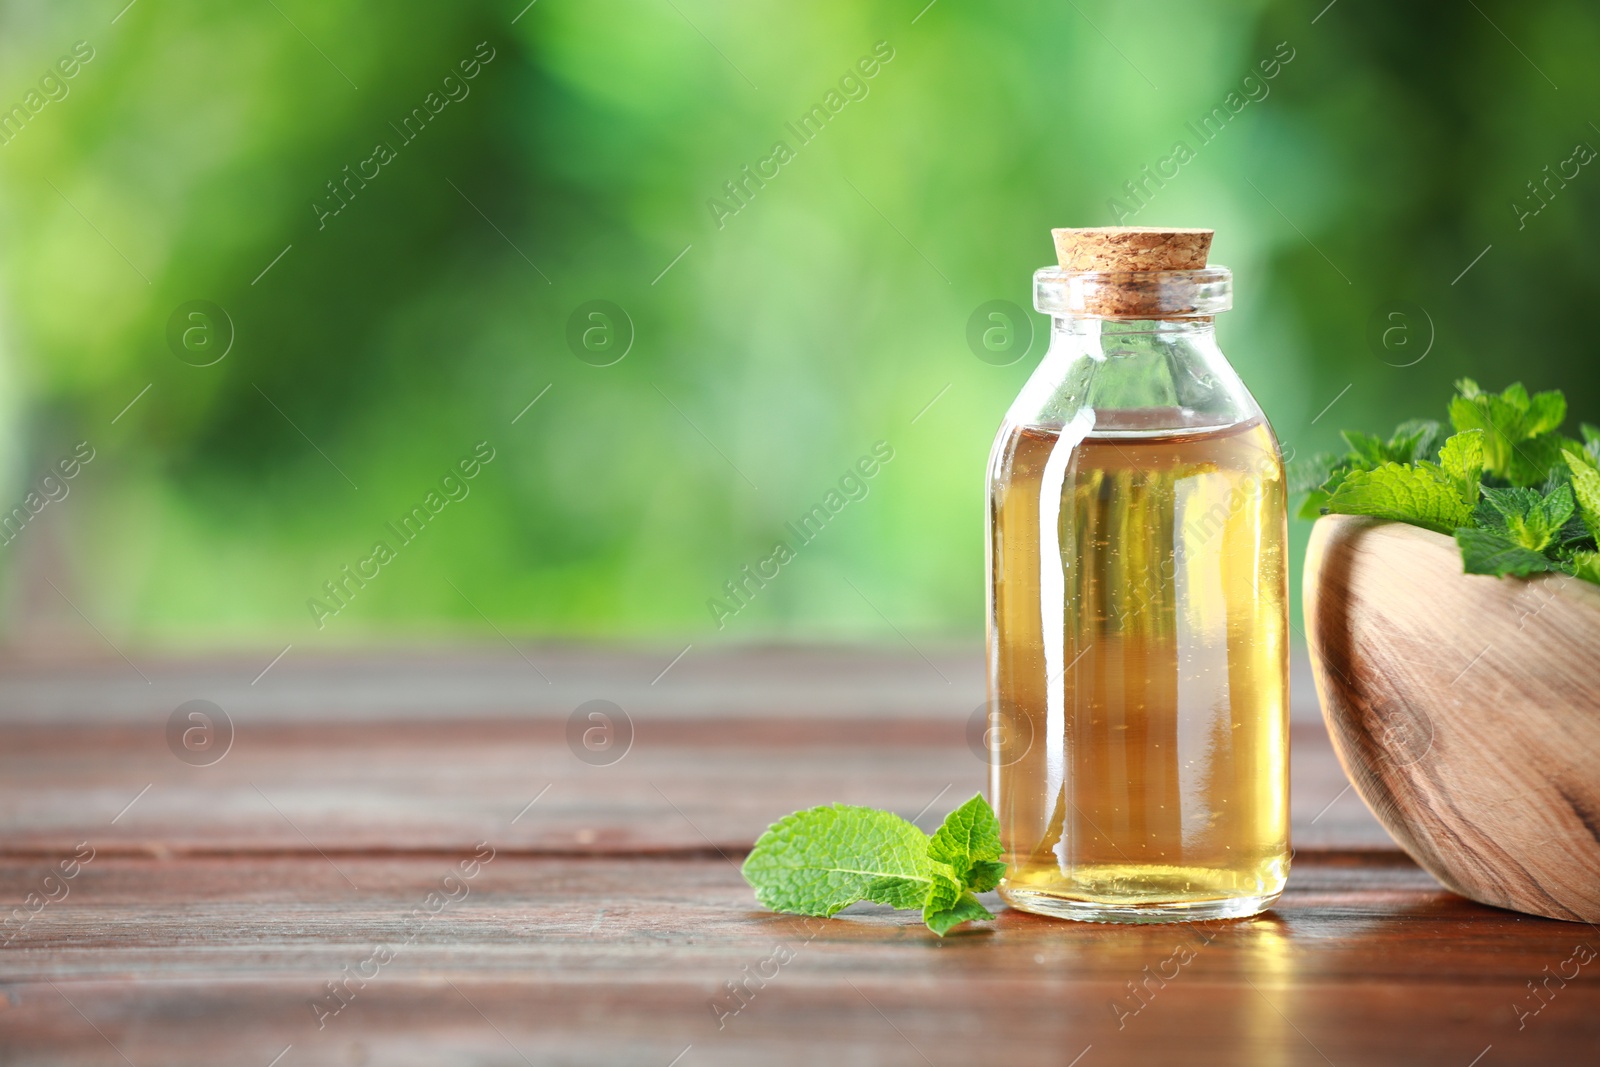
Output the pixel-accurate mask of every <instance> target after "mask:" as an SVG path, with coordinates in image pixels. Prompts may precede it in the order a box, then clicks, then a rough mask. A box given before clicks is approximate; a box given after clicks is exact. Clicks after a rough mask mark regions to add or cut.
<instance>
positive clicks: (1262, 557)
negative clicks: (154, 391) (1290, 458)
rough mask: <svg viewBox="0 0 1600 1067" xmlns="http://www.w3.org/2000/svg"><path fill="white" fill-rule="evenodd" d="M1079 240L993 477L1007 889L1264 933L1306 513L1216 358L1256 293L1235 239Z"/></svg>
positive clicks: (995, 726) (1063, 912) (1038, 899)
mask: <svg viewBox="0 0 1600 1067" xmlns="http://www.w3.org/2000/svg"><path fill="white" fill-rule="evenodd" d="M1055 234H1056V239H1057V245H1058V249H1059V250H1060V253H1061V262H1062V266H1061V267H1052V268H1046V269H1044V270H1040V271H1039V272H1037V274H1035V276H1034V302H1035V306H1036V307H1037V308H1038V309H1039V311H1041V312H1044V313H1046V314H1049V315H1050V316H1051V317H1052V327H1051V334H1050V347H1049V351H1048V352H1047V353H1046V355H1045V357H1044V359H1043V361H1042V362H1041V363H1040V364H1039V366H1038V368H1037V369H1035V371H1034V372H1033V375H1032V376H1031V377H1030V378H1029V379H1028V382H1027V384H1026V385H1025V386H1024V387H1023V390H1022V393H1021V395H1020V396H1019V397H1018V398H1017V400H1016V402H1015V403H1014V404H1013V405H1012V407H1011V410H1010V411H1009V412H1008V413H1007V414H1006V418H1005V422H1004V424H1003V425H1002V426H1001V427H1000V432H999V434H998V436H997V437H996V439H995V444H994V449H993V451H992V453H991V455H990V460H989V546H988V548H989V588H988V594H989V595H988V614H989V620H988V656H989V709H990V716H991V718H990V722H991V727H992V729H991V731H990V737H991V739H992V740H993V741H994V742H995V743H993V744H992V745H991V749H990V756H991V768H990V769H991V783H990V784H991V790H992V795H993V797H994V799H995V808H996V811H997V813H998V815H999V818H1000V827H1001V834H1002V837H1003V839H1004V841H1005V845H1006V853H1007V854H1006V856H1005V859H1006V862H1007V864H1008V870H1007V874H1006V878H1005V881H1004V882H1002V883H1001V886H1000V893H1001V896H1002V897H1004V898H1005V900H1006V901H1007V902H1008V903H1009V904H1011V905H1012V906H1013V907H1016V908H1020V909H1022V910H1024V911H1031V912H1037V913H1040V914H1045V915H1055V916H1061V917H1066V918H1075V919H1086V920H1091V921H1098V922H1162V921H1182V920H1197V919H1214V918H1232V917H1242V916H1247V915H1253V914H1256V913H1257V912H1260V911H1262V910H1264V909H1266V908H1267V907H1269V906H1270V905H1271V904H1272V902H1273V901H1274V900H1276V899H1277V897H1278V895H1279V893H1281V892H1282V890H1283V884H1284V880H1285V878H1286V877H1287V875H1288V868H1289V842H1288V722H1287V713H1288V699H1287V697H1288V644H1287V630H1288V621H1289V620H1288V585H1287V561H1286V545H1285V540H1286V535H1287V530H1286V527H1287V513H1286V507H1285V483H1284V471H1283V461H1282V457H1281V454H1280V452H1279V449H1278V443H1277V440H1276V438H1275V437H1274V436H1273V433H1272V429H1271V427H1269V426H1268V424H1267V421H1266V419H1265V417H1264V416H1263V415H1262V413H1261V409H1260V407H1258V406H1257V404H1256V402H1255V400H1254V398H1253V397H1251V395H1250V393H1249V391H1248V390H1246V389H1245V387H1244V384H1243V383H1242V382H1241V381H1240V380H1239V377H1238V375H1237V374H1236V373H1235V372H1234V370H1233V368H1232V367H1231V366H1229V365H1228V361H1227V360H1226V359H1225V358H1224V357H1223V354H1222V351H1221V350H1220V349H1219V348H1218V347H1217V339H1216V327H1215V322H1214V318H1213V316H1215V315H1216V314H1218V313H1219V312H1223V311H1226V310H1228V309H1229V308H1230V307H1231V306H1232V275H1231V273H1230V272H1229V271H1228V270H1227V268H1225V267H1214V266H1205V257H1206V253H1207V251H1208V250H1209V245H1210V231H1174V230H1157V231H1146V230H1130V229H1123V228H1111V229H1102V230H1058V231H1055ZM1175 235H1176V236H1175ZM1195 235H1203V236H1195ZM1196 242H1199V243H1200V244H1201V247H1200V248H1199V249H1198V253H1197V254H1196V249H1195V247H1194V246H1195V244H1196ZM1085 268H1089V269H1085Z"/></svg>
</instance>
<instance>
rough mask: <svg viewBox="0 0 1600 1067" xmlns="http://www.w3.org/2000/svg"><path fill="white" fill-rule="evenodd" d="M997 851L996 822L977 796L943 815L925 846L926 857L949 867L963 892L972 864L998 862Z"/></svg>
mask: <svg viewBox="0 0 1600 1067" xmlns="http://www.w3.org/2000/svg"><path fill="white" fill-rule="evenodd" d="M1000 851H1001V849H1000V820H999V819H997V818H995V814H994V809H992V808H990V807H989V802H988V801H986V800H984V799H983V794H981V793H979V794H977V795H975V796H973V798H972V799H971V800H969V801H967V802H966V803H965V804H963V805H961V806H960V807H959V808H957V809H956V810H955V811H952V812H951V813H950V814H949V815H946V816H945V818H944V824H943V825H942V826H940V827H939V829H938V830H936V831H934V834H933V840H932V841H930V842H929V843H928V856H929V858H930V859H934V860H937V861H938V862H940V863H947V864H949V865H950V869H951V870H952V871H953V872H955V877H956V879H957V881H959V882H960V883H961V886H962V888H964V889H970V888H972V887H973V881H974V877H973V867H974V865H975V864H977V863H986V864H987V863H992V862H993V861H995V860H998V859H999V858H1000ZM1002 869H1003V865H1002ZM986 888H988V889H992V888H994V887H993V886H992V885H991V886H987V887H986ZM980 892H982V890H980Z"/></svg>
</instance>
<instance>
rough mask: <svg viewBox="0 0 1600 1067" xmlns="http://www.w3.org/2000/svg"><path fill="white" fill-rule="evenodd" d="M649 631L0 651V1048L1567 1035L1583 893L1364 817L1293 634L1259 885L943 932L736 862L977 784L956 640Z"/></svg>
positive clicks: (1246, 1041) (104, 1058) (652, 1056)
mask: <svg viewBox="0 0 1600 1067" xmlns="http://www.w3.org/2000/svg"><path fill="white" fill-rule="evenodd" d="M677 651H678V650H677V649H664V650H653V649H640V650H631V651H628V650H625V651H615V650H612V651H595V650H584V649H570V648H568V649H552V648H524V649H520V650H506V649H504V648H503V647H502V649H501V650H500V652H496V651H494V650H492V649H491V650H487V651H485V650H482V649H463V650H444V651H441V650H438V649H434V650H431V651H430V650H409V651H402V652H396V653H393V654H389V655H382V656H379V655H346V656H342V657H339V658H337V659H335V658H329V657H326V656H324V657H313V656H310V655H307V654H304V653H301V652H298V651H293V652H291V653H290V654H289V655H288V656H286V657H285V658H284V659H283V660H282V661H281V662H279V663H276V664H275V665H274V666H273V667H272V668H271V669H270V670H269V671H268V672H267V673H266V674H265V675H264V676H262V677H260V678H259V679H258V680H256V681H255V682H252V681H251V679H252V678H253V677H255V676H256V675H257V674H258V673H259V672H260V671H261V668H262V667H263V666H265V665H266V662H267V661H268V660H269V659H270V658H271V654H272V652H271V651H268V652H267V653H264V654H263V655H262V656H260V657H259V658H247V657H238V658H229V657H213V658H208V659H202V660H191V661H177V660H168V661H162V660H158V659H153V658H151V659H145V658H142V657H138V656H135V657H133V658H134V659H135V660H136V661H137V662H138V666H137V668H133V667H132V666H131V665H130V664H128V663H126V662H124V661H123V660H121V659H119V658H114V659H110V660H102V661H86V660H80V659H69V660H62V661H54V662H45V661H40V660H37V659H34V660H25V659H19V658H15V657H13V658H12V659H10V660H9V661H4V662H0V825H3V827H4V833H3V837H0V843H3V844H0V848H3V852H0V899H3V900H4V901H6V902H8V903H9V904H10V905H14V906H16V907H17V908H19V909H20V910H19V911H14V912H13V913H12V914H13V921H12V923H11V925H10V926H9V927H8V928H6V930H5V931H4V932H3V933H0V938H4V937H9V938H10V940H9V942H8V943H7V944H6V945H5V947H4V949H3V950H0V1062H3V1063H5V1064H52V1065H63V1064H66V1065H75V1064H124V1063H126V1064H134V1065H137V1067H154V1065H169V1067H170V1065H181V1064H204V1065H208V1067H214V1065H220V1064H240V1065H255V1067H269V1065H277V1067H299V1065H304V1064H341V1065H352V1064H364V1063H372V1064H413V1063H414V1064H429V1065H436V1064H508V1065H514V1064H539V1065H544V1064H569V1063H570V1064H595V1063H608V1064H609V1063H617V1064H640V1065H645V1067H669V1065H677V1067H695V1065H700V1064H748V1063H801V1064H810V1063H825V1064H829V1065H830V1067H840V1065H845V1064H935V1065H940V1067H943V1065H947V1064H948V1065H952V1067H953V1065H956V1064H967V1063H980V1062H981V1063H1005V1062H1019V1063H1020V1062H1036V1063H1050V1064H1062V1065H1067V1064H1076V1065H1079V1067H1100V1065H1107V1064H1135V1063H1138V1064H1145V1063H1216V1064H1229V1065H1236V1064H1279V1063H1285V1064H1300V1063H1304V1064H1337V1065H1340V1067H1344V1065H1347V1064H1391V1063H1392V1064H1445V1065H1450V1067H1472V1065H1477V1067H1491V1065H1497V1064H1510V1063H1538V1064H1566V1063H1594V1062H1597V1061H1600V978H1597V975H1600V959H1589V960H1587V962H1584V963H1579V962H1577V960H1581V959H1585V955H1586V954H1587V955H1588V956H1591V957H1592V956H1593V955H1594V953H1595V951H1596V950H1600V933H1597V932H1596V931H1595V930H1594V929H1592V928H1590V927H1588V926H1584V925H1578V924H1570V923H1561V922H1555V921H1551V920H1545V919H1536V918H1531V917H1526V916H1520V915H1516V914H1513V913H1510V912H1503V911H1497V910H1494V909H1491V908H1486V907H1481V906H1478V905H1475V904H1471V903H1468V902H1466V901H1463V900H1461V899H1459V898H1457V897H1454V896H1453V895H1451V894H1450V893H1448V892H1445V891H1444V890H1442V889H1441V888H1440V887H1439V886H1438V885H1437V884H1435V883H1434V882H1433V881H1432V879H1431V878H1429V877H1428V875H1426V874H1425V873H1423V872H1422V871H1420V870H1419V869H1418V868H1416V867H1415V866H1414V865H1413V864H1412V863H1411V862H1410V861H1409V860H1408V859H1406V857H1405V856H1404V855H1403V854H1401V853H1400V852H1398V851H1396V850H1395V848H1394V847H1393V845H1392V844H1391V843H1390V842H1389V840H1388V838H1387V837H1386V836H1385V835H1384V834H1383V832H1382V830H1381V829H1380V828H1378V826H1377V825H1376V823H1375V822H1374V821H1373V820H1372V819H1371V817H1370V816H1369V815H1368V814H1367V813H1366V811H1365V809H1364V808H1363V807H1362V805H1361V803H1360V801H1359V800H1358V799H1357V798H1356V797H1355V796H1354V795H1353V794H1352V793H1349V792H1347V791H1346V790H1345V780H1344V776H1343V774H1342V772H1341V771H1340V770H1339V768H1338V766H1337V764H1336V763H1335V761H1334V760H1333V757H1332V755H1331V752H1330V750H1329V747H1328V744H1327V741H1326V737H1325V735H1324V733H1323V731H1322V727H1321V724H1320V722H1319V721H1318V720H1317V719H1316V717H1315V706H1314V700H1312V699H1310V698H1308V696H1307V694H1306V692H1305V691H1304V688H1303V684H1302V683H1303V677H1300V676H1299V675H1297V685H1299V686H1300V688H1299V689H1297V698H1296V715H1295V719H1296V721H1295V726H1294V728H1293V744H1294V793H1293V816H1294V825H1295V834H1296V845H1297V848H1298V853H1297V855H1296V857H1295V861H1294V873H1293V875H1292V876H1291V878H1290V881H1289V888H1288V891H1287V892H1286V893H1285V894H1284V896H1283V898H1282V901H1281V902H1280V904H1279V905H1278V906H1277V907H1276V908H1274V909H1273V910H1272V911H1271V912H1269V913H1267V914H1266V915H1263V916H1260V917H1258V918H1256V919H1253V920H1247V921H1241V922H1232V923H1209V924H1196V925H1179V926H1168V927H1119V926H1102V925H1089V924H1078V923H1069V922H1057V921H1052V920H1047V919H1040V918H1036V917H1033V916H1029V915H1024V914H1020V913H1017V912H1011V911H1002V912H1001V913H1000V915H999V919H998V920H997V921H996V922H994V923H992V924H981V925H980V926H978V927H975V928H968V929H965V930H963V931H961V932H958V933H954V934H952V935H951V936H950V937H948V938H946V939H944V940H943V941H940V940H939V939H937V938H935V937H933V936H932V935H931V934H929V933H928V932H927V931H926V930H924V929H923V928H922V927H921V926H920V924H919V923H918V922H917V921H916V919H915V917H913V916H912V915H910V914H909V913H893V912H888V911H885V910H884V909H881V908H877V907H875V906H858V907H856V908H852V909H850V911H848V912H847V913H845V915H843V916H841V917H840V918H837V919H834V920H804V919H799V918H794V917H789V916H778V915H773V914H770V913H767V912H764V911H762V910H761V909H759V908H758V907H756V905H755V903H754V900H753V898H752V896H751V893H750V891H749V889H748V888H747V887H746V886H745V884H744V883H743V881H742V880H741V878H740V877H739V874H738V870H737V867H738V863H739V861H740V858H741V856H742V854H743V853H744V852H745V851H746V850H747V849H748V848H749V846H750V844H751V843H752V841H753V840H754V839H755V837H756V835H757V834H758V833H759V832H760V831H761V830H762V829H763V828H764V827H765V825H766V824H767V823H768V822H769V821H771V820H772V819H774V818H776V817H777V816H779V815H782V814H784V813H786V812H788V811H790V810H793V809H795V808H800V807H805V806H809V805H812V804H816V803H824V802H831V801H845V802H851V803H861V804H871V805H877V806H881V807H887V808H891V809H894V810H896V811H900V812H902V813H904V814H905V815H906V816H907V817H911V816H918V822H919V824H920V825H922V826H924V827H929V828H931V827H932V826H934V825H937V823H938V821H939V820H940V819H941V818H942V817H943V816H944V814H945V813H946V812H947V811H948V810H949V809H951V808H952V807H954V806H955V805H956V804H957V803H959V802H960V801H962V800H964V799H965V798H966V797H968V796H970V795H971V794H972V793H973V792H975V791H976V790H978V789H980V788H981V787H982V785H983V781H984V774H983V766H982V763H981V761H980V759H979V758H978V756H977V754H975V753H974V752H973V751H972V750H971V749H970V747H969V745H968V742H967V736H966V724H967V721H968V718H969V716H970V714H971V713H972V711H973V709H974V708H975V707H976V706H977V704H978V702H979V700H980V698H981V694H982V678H981V666H980V664H979V662H978V660H977V657H976V656H975V655H974V654H973V652H972V650H971V649H959V650H949V651H946V652H943V653H937V654H936V653H933V652H930V651H929V650H927V649H924V650H923V651H924V652H928V653H929V654H928V658H927V659H923V658H922V656H921V654H918V655H910V654H907V655H900V654H898V653H892V652H891V653H884V652H881V651H880V652H852V651H847V650H831V651H830V650H812V651H781V650H760V649H757V650H744V651H714V650H704V649H699V648H695V649H692V650H691V651H690V652H689V653H688V654H687V655H686V656H684V657H683V658H682V659H681V660H680V661H678V662H676V663H675V664H674V665H673V666H672V667H671V668H670V669H669V670H667V671H666V672H665V673H664V674H663V673H662V669H663V667H665V666H667V664H668V662H669V661H670V660H671V659H672V657H673V656H674V655H675V654H676V652H677ZM145 679H148V681H146V680H145ZM194 699H205V700H210V701H213V702H214V703H216V704H217V705H219V706H220V707H222V708H223V709H225V711H226V712H227V714H228V716H229V718H230V719H231V721H232V723H233V727H234V729H233V735H234V736H233V738H232V742H231V747H229V748H228V749H227V752H226V755H224V756H223V757H222V758H221V759H220V760H219V761H217V762H215V763H213V764H211V765H209V766H195V765H191V764H190V763H186V762H183V761H181V760H180V759H179V758H177V756H175V755H174V752H173V750H172V749H169V746H168V742H167V730H168V719H169V717H170V716H171V715H172V713H173V711H174V709H176V708H177V707H178V706H179V705H180V704H183V703H184V702H186V701H189V700H194ZM596 699H603V700H609V701H612V702H614V703H615V704H616V705H618V706H620V707H622V708H625V709H626V712H627V716H628V718H629V719H630V720H631V723H632V735H633V736H632V743H631V747H630V748H629V749H628V751H627V753H626V755H625V756H623V757H622V758H621V759H620V760H617V761H615V762H610V763H609V764H607V765H593V764H591V763H586V762H584V761H582V760H580V759H579V758H578V756H577V755H575V751H577V750H582V746H581V745H579V746H578V749H574V748H573V747H571V746H569V743H568V730H569V726H568V720H569V718H570V717H571V716H572V714H573V711H574V709H575V708H578V707H579V706H580V705H583V704H584V703H585V702H587V701H590V700H596ZM585 714H587V713H585ZM597 722H598V721H595V722H589V721H585V722H584V723H583V724H581V725H582V726H583V727H584V728H587V727H590V726H594V725H596V724H597ZM614 726H616V727H617V728H618V732H617V733H615V734H613V737H614V738H617V739H619V740H618V741H617V745H618V748H613V749H612V750H611V752H610V755H614V754H615V753H616V752H617V751H618V749H619V748H620V739H621V737H622V735H623V731H622V730H621V728H620V726H621V724H620V720H619V722H618V723H615V724H614ZM216 736H217V737H219V738H220V736H221V735H220V734H218V735H216ZM180 750H181V746H180ZM216 751H217V749H215V748H213V749H212V750H211V754H212V755H214V754H215V753H216ZM583 751H587V750H583ZM190 758H191V759H192V760H193V759H196V757H194V756H191V757H190ZM206 758H209V757H206ZM590 758H591V760H593V759H595V757H593V756H591V757H590ZM919 813H920V815H919ZM91 850H92V858H89V859H87V860H86V861H85V857H88V856H89V855H90V852H91ZM75 855H76V856H77V857H78V859H77V860H74V859H73V857H74V856H75ZM69 871H70V872H71V877H64V874H65V872H69ZM30 893H33V894H37V896H35V897H34V898H32V901H31V903H24V901H27V900H28V899H29V898H28V895H29V894H30ZM49 897H54V898H55V899H47V898H49ZM991 906H995V905H993V904H991ZM35 908H36V910H34V909H35ZM19 915H20V916H22V917H23V918H21V919H18V918H16V916H19ZM1575 953H1576V955H1575ZM1563 976H1565V977H1563ZM1541 982H1543V983H1544V984H1543V985H1541V984H1540V983H1541ZM741 984H742V988H743V992H742V993H741V994H740V995H738V996H735V995H734V994H733V993H731V992H730V989H732V988H733V987H734V986H738V985H741ZM1534 987H1537V988H1536V989H1535V988H1534ZM330 990H333V992H330Z"/></svg>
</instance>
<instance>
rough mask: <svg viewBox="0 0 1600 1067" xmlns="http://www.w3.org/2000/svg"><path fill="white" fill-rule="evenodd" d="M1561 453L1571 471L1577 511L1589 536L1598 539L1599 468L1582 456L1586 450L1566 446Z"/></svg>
mask: <svg viewBox="0 0 1600 1067" xmlns="http://www.w3.org/2000/svg"><path fill="white" fill-rule="evenodd" d="M1592 429H1594V427H1592V426H1589V427H1585V430H1592ZM1561 454H1562V456H1563V457H1565V459H1566V461H1567V469H1568V470H1570V471H1571V472H1572V495H1573V496H1574V497H1575V498H1576V499H1577V502H1578V513H1579V514H1580V515H1582V516H1583V524H1584V525H1585V526H1586V527H1588V529H1589V534H1590V536H1591V537H1594V538H1596V539H1597V540H1600V470H1596V469H1595V468H1594V465H1593V464H1592V463H1590V462H1588V461H1587V460H1586V459H1585V458H1584V457H1585V456H1587V455H1588V453H1586V452H1577V451H1574V450H1573V449H1571V448H1567V449H1563V450H1562V453H1561Z"/></svg>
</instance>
